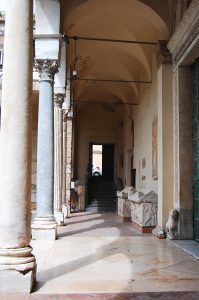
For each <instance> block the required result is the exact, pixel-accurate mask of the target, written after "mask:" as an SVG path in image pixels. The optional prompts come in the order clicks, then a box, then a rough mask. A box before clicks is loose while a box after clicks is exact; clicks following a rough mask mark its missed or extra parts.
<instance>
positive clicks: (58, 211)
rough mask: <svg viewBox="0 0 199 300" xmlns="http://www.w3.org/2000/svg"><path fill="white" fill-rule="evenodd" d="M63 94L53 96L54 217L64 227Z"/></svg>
mask: <svg viewBox="0 0 199 300" xmlns="http://www.w3.org/2000/svg"><path fill="white" fill-rule="evenodd" d="M63 102H64V95H63V94H55V96H54V128H55V130H54V148H55V151H54V216H55V219H56V221H57V224H58V225H64V214H63V212H62V170H63V165H62V163H63V120H62V119H63V113H62V104H63Z"/></svg>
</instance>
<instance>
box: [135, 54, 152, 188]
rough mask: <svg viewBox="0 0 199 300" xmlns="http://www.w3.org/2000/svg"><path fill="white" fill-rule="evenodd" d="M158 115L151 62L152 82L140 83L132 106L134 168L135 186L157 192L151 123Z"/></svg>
mask: <svg viewBox="0 0 199 300" xmlns="http://www.w3.org/2000/svg"><path fill="white" fill-rule="evenodd" d="M157 115H158V102H157V69H156V64H155V60H154V59H153V63H152V83H151V84H145V85H144V84H142V85H141V84H140V86H139V105H137V106H134V109H133V115H132V117H133V120H134V168H135V169H136V188H138V189H152V190H154V191H155V192H156V193H157V192H158V180H154V179H153V178H152V123H153V120H154V119H155V118H157Z"/></svg>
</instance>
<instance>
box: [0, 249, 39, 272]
mask: <svg viewBox="0 0 199 300" xmlns="http://www.w3.org/2000/svg"><path fill="white" fill-rule="evenodd" d="M31 252H32V247H31V246H28V247H25V248H16V249H2V248H1V249H0V270H1V271H2V270H12V269H13V268H14V269H15V270H16V271H19V272H23V271H28V270H32V269H34V268H35V265H36V261H35V257H34V255H32V253H31Z"/></svg>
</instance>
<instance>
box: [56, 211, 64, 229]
mask: <svg viewBox="0 0 199 300" xmlns="http://www.w3.org/2000/svg"><path fill="white" fill-rule="evenodd" d="M54 216H55V220H56V222H57V225H58V226H64V213H63V212H62V211H55V213H54Z"/></svg>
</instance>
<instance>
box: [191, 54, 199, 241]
mask: <svg viewBox="0 0 199 300" xmlns="http://www.w3.org/2000/svg"><path fill="white" fill-rule="evenodd" d="M192 105H193V117H192V122H193V169H194V173H193V197H194V239H195V240H197V241H199V59H197V60H196V61H195V62H194V64H193V65H192Z"/></svg>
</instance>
